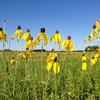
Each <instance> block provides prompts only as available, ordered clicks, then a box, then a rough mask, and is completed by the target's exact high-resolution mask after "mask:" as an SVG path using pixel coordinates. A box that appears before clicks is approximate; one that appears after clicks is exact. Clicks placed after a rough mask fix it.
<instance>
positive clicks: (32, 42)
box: [25, 37, 36, 49]
mask: <svg viewBox="0 0 100 100" xmlns="http://www.w3.org/2000/svg"><path fill="white" fill-rule="evenodd" d="M33 46H34V47H33ZM35 47H36V43H35V42H34V40H33V37H30V40H29V41H28V42H27V43H26V46H25V48H28V49H30V48H31V49H35Z"/></svg>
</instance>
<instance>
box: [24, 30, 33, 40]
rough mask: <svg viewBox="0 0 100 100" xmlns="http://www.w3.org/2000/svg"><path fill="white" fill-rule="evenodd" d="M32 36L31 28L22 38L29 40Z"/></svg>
mask: <svg viewBox="0 0 100 100" xmlns="http://www.w3.org/2000/svg"><path fill="white" fill-rule="evenodd" d="M30 37H31V33H30V30H29V29H27V32H26V33H25V34H24V35H23V37H22V39H24V41H28V40H29V39H30Z"/></svg>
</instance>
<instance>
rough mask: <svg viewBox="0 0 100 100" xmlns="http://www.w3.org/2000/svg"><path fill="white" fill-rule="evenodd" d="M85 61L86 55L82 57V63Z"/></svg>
mask: <svg viewBox="0 0 100 100" xmlns="http://www.w3.org/2000/svg"><path fill="white" fill-rule="evenodd" d="M83 61H86V56H85V55H84V54H83V55H82V62H83Z"/></svg>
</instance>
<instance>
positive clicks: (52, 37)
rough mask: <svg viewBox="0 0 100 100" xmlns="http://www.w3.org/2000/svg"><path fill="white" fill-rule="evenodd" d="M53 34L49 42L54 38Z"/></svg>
mask: <svg viewBox="0 0 100 100" xmlns="http://www.w3.org/2000/svg"><path fill="white" fill-rule="evenodd" d="M54 36H55V34H54V35H53V36H52V37H51V38H50V42H51V41H52V39H53V38H54Z"/></svg>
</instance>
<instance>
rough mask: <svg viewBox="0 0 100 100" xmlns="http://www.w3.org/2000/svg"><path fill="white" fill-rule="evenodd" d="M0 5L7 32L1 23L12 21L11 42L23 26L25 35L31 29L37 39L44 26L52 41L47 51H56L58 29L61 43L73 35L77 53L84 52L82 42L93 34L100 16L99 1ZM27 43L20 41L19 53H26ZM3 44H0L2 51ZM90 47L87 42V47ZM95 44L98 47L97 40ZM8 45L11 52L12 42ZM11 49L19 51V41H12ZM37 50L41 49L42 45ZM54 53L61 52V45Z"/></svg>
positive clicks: (10, 0) (9, 0)
mask: <svg viewBox="0 0 100 100" xmlns="http://www.w3.org/2000/svg"><path fill="white" fill-rule="evenodd" d="M0 4H1V6H0V8H1V10H0V12H1V14H0V27H2V28H3V29H4V23H3V22H1V21H3V20H6V21H9V22H8V23H6V25H5V31H6V33H7V38H8V39H10V38H11V37H12V35H13V34H14V32H15V31H16V30H17V26H18V25H20V26H21V29H22V31H23V33H24V34H25V33H26V30H27V29H30V33H31V35H32V36H33V40H35V39H36V37H37V35H38V34H39V33H40V29H41V28H42V27H44V28H45V33H46V34H47V35H48V38H49V42H48V44H47V46H44V49H46V50H51V49H52V48H54V43H53V41H52V43H50V37H51V36H52V35H53V34H55V31H56V30H58V31H59V34H60V35H61V38H62V42H63V41H64V40H65V39H67V36H68V35H71V40H72V41H73V42H74V50H84V49H85V45H84V44H83V41H84V40H86V39H87V37H88V36H89V35H91V31H92V29H93V25H95V24H96V23H95V22H96V21H97V20H98V19H99V17H100V0H96V1H94V0H1V1H0ZM62 42H61V43H62ZM26 43H27V42H26V41H23V40H22V38H21V39H20V41H19V50H20V51H21V50H25V45H26ZM2 44H3V43H2V42H0V49H2ZM89 44H90V43H89V42H87V43H86V46H88V45H89ZM93 44H95V45H97V41H94V42H93ZM5 45H6V49H9V43H5ZM10 49H11V50H17V39H16V40H10ZM35 49H41V42H40V45H39V46H36V48H35ZM55 50H59V45H56V49H55ZM61 50H62V49H61Z"/></svg>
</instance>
